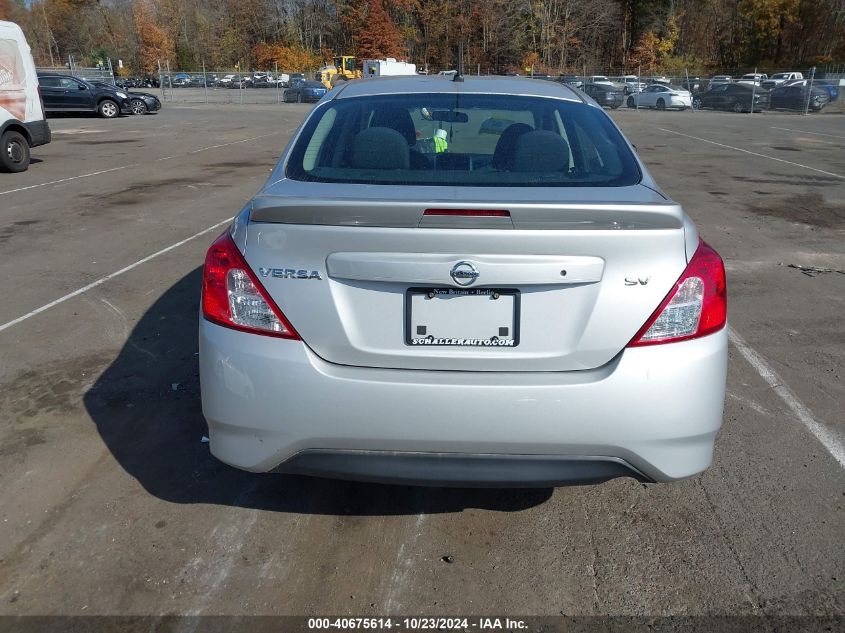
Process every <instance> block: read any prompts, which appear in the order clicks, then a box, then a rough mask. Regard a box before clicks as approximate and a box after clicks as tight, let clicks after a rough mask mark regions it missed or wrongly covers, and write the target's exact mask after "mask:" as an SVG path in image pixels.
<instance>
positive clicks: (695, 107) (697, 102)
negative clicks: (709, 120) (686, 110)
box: [692, 97, 704, 110]
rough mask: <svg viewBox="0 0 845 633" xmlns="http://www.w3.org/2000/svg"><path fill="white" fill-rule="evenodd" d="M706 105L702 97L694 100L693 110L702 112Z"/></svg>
mask: <svg viewBox="0 0 845 633" xmlns="http://www.w3.org/2000/svg"><path fill="white" fill-rule="evenodd" d="M703 105H704V103H703V102H702V101H701V97H696V98H695V99H693V100H692V109H693V110H701V108H702V106H703Z"/></svg>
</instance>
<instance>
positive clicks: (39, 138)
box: [24, 119, 52, 147]
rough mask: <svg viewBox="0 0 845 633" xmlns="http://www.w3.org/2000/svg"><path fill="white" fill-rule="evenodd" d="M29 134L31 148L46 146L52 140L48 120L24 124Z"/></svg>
mask: <svg viewBox="0 0 845 633" xmlns="http://www.w3.org/2000/svg"><path fill="white" fill-rule="evenodd" d="M24 125H25V126H26V130H27V132H29V138H30V143H29V144H30V146H31V147H38V146H39V145H46V144H47V143H49V142H50V141H51V140H52V133H51V132H50V125H49V124H48V123H47V120H46V119H44V120H42V121H32V122H30V123H24Z"/></svg>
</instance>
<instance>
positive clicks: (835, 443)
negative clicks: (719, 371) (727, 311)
mask: <svg viewBox="0 0 845 633" xmlns="http://www.w3.org/2000/svg"><path fill="white" fill-rule="evenodd" d="M728 337H729V338H730V340H731V343H733V344H734V347H736V348H737V350H739V353H740V354H742V355H743V357H744V358H745V360H747V361H748V363H749V364H750V365H751V366H752V367H753V368H754V369H755V370H756V371H757V373H758V374H760V377H761V378H763V380H765V381H766V383H767V384H768V385H769V387H771V388H772V390H773V391H774V392H775V393H776V394H777V395H779V396H780V398H781V400H783V401H784V402H785V403H786V406H787V407H789V410H790V411H792V413H793V414H794V415H795V417H796V418H798V419H799V420H800V421H801V423H802V424H804V426H806V427H807V430H808V431H810V433H812V434H813V435H814V436H815V438H816V439H817V440H818V441H819V442H821V444H822V446H824V447H825V448H826V449H827V451H828V452H829V453H830V454H831V455H832V456H833V458H834V459H835V460H836V461H837V462H839V465H840V466H842V468H845V444H843V442H842V439H841V438H840V437H839V436H838V435H837V434H836V433H835V432H834V431H832V430H831V429H829V428H827V426H825V425H824V424H822V423H821V422H819V421H818V420H816V419H815V418H814V417H813V414H812V412H811V411H810V410H809V409H808V408H807V407H806V406H804V403H802V402H801V401H800V400H799V399H798V396H796V395H795V393H793V391H792V389H790V388H789V387H788V386H787V384H786V383H785V382H784V381H783V378H781V377H780V376H779V375H778V374H777V372H776V371H775V370H774V369H772V367H771V366H770V365H769V364H768V363H767V362H766V361H765V360H764V359H763V357H762V356H760V354H758V353H757V352H756V351H755V350H754V349H752V348H751V347H750V346H749V345H748V343H746V342H745V339H743V338H742V337H741V336H740V335H739V334H737V332H736V330H734V329H733V328H728Z"/></svg>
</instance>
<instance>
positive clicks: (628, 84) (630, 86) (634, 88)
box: [613, 75, 648, 95]
mask: <svg viewBox="0 0 845 633" xmlns="http://www.w3.org/2000/svg"><path fill="white" fill-rule="evenodd" d="M613 82H614V83H617V84H621V85H622V86H623V91H624V92H625V94H626V95H629V94H633V93H635V92H639V91H640V90H642V89H644V88H645V87H646V86H647V85H648V84H647V83H645V82H643V81H640V80H639V78H638V77H637V76H636V75H623V76H622V77H614V78H613Z"/></svg>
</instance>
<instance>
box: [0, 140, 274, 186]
mask: <svg viewBox="0 0 845 633" xmlns="http://www.w3.org/2000/svg"><path fill="white" fill-rule="evenodd" d="M281 133H282V132H281V130H280V131H278V132H270V133H269V134H261V135H260V136H253V137H251V138H244V139H241V140H239V141H232V142H231V143H221V144H220V145H209V146H208V147H201V148H199V149H195V150H191V151H190V152H187V153H185V154H177V155H173V156H164V157H162V158H156V159H155V162H161V161H165V160H172V159H174V158H176V157H177V156H187V155H189V154H199V153H200V152H207V151H208V150H210V149H218V148H220V147H228V146H229V145H238V144H239V143H248V142H249V141H256V140H258V139H260V138H266V137H268V136H275V135H277V134H281ZM139 165H141V163H132V164H131V165H123V166H121V167H112V168H111V169H103V170H101V171H94V172H91V173H90V174H80V175H79V176H70V177H69V178H62V179H60V180H51V181H50V182H42V183H40V184H37V185H29V186H28V187H19V188H17V189H9V190H7V191H0V196H5V195H6V194H7V193H18V192H20V191H27V190H29V189H38V188H39V187H48V186H49V185H58V184H60V183H63V182H69V181H71V180H78V179H80V178H90V177H91V176H100V175H102V174H108V173H110V172H113V171H121V170H123V169H130V168H132V167H138V166H139Z"/></svg>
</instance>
